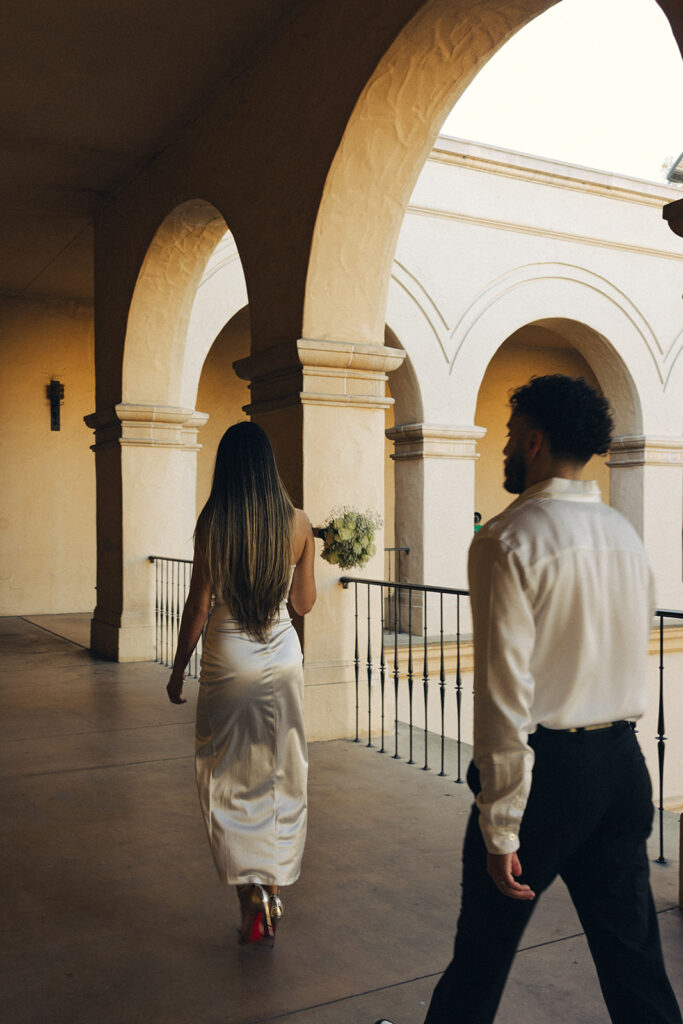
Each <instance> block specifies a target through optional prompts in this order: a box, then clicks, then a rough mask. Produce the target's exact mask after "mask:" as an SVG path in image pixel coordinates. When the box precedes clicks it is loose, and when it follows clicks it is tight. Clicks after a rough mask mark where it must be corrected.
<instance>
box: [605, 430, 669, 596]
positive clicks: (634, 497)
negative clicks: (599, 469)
mask: <svg viewBox="0 0 683 1024" xmlns="http://www.w3.org/2000/svg"><path fill="white" fill-rule="evenodd" d="M608 465H609V467H610V502H611V504H612V505H613V506H614V508H616V509H618V510H619V511H620V512H622V513H623V514H624V515H625V516H626V517H627V519H629V520H630V521H631V522H632V523H633V525H634V526H635V528H636V530H638V532H639V533H640V535H641V537H642V538H643V541H644V543H645V546H646V548H647V550H648V552H649V555H650V558H651V560H652V565H653V568H654V572H655V576H656V579H657V603H658V605H659V606H660V607H664V608H681V607H683V584H682V583H681V575H682V571H683V542H682V539H681V529H682V527H683V438H682V437H644V436H639V437H617V438H615V439H614V441H613V443H612V447H611V450H610V459H609V462H608Z"/></svg>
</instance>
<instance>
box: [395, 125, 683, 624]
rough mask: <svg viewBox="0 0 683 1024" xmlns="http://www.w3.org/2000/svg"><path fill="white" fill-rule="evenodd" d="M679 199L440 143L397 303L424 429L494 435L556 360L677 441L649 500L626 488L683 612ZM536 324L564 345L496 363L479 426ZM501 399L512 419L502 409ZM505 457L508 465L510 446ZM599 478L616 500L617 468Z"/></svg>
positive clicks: (422, 191) (401, 262)
mask: <svg viewBox="0 0 683 1024" xmlns="http://www.w3.org/2000/svg"><path fill="white" fill-rule="evenodd" d="M678 197H679V194H678V192H677V190H675V189H673V188H671V187H668V186H665V185H661V186H660V185H656V184H652V183H648V182H641V181H638V180H635V179H630V178H626V177H620V176H616V175H608V174H604V173H602V172H598V171H593V170H591V169H587V168H579V167H574V166H572V165H568V164H561V163H558V162H555V161H551V160H542V159H539V158H536V157H531V156H527V155H525V154H516V153H511V152H509V151H504V150H498V149H495V148H493V147H489V146H481V145H475V144H472V143H468V142H463V141H461V140H454V139H447V138H443V137H440V138H439V139H438V140H437V143H436V145H435V147H434V149H433V151H432V153H431V155H430V157H429V159H428V161H427V163H426V165H425V167H424V169H423V172H422V174H421V175H420V178H419V180H418V182H417V185H416V187H415V189H414V192H413V195H412V197H411V200H410V204H409V208H408V212H407V214H406V217H405V220H404V223H403V227H402V230H401V234H400V238H399V242H398V246H397V250H396V255H395V260H394V265H393V271H392V281H391V286H390V291H389V302H388V311H387V321H388V323H389V326H390V327H391V330H392V331H393V332H394V334H395V335H396V337H397V339H398V341H399V343H400V344H401V345H402V347H403V348H405V350H406V352H407V353H408V359H409V360H410V364H411V366H412V367H413V368H414V370H415V373H416V375H417V378H418V381H419V388H420V395H421V400H422V404H423V408H424V413H423V419H424V421H425V422H426V423H427V424H434V425H436V424H438V425H442V426H460V427H466V426H468V425H476V426H480V427H488V426H490V425H492V424H494V423H495V424H496V428H495V430H494V431H493V434H497V433H498V432H499V426H500V423H499V422H498V421H499V419H500V418H501V417H503V419H505V418H506V416H505V412H506V403H507V394H506V391H507V387H512V386H513V385H517V384H519V383H523V380H520V379H517V377H518V375H519V373H521V372H522V371H523V373H524V379H528V378H529V377H530V376H532V374H534V373H536V374H540V373H545V372H551V371H552V372H554V371H555V370H557V371H559V372H576V373H585V374H586V376H587V377H588V378H589V379H591V378H594V380H595V382H596V383H597V384H598V385H599V386H600V387H601V388H602V390H603V391H604V393H605V394H606V396H607V397H608V399H609V400H610V402H611V404H612V406H613V409H614V412H615V425H616V431H615V433H616V434H617V435H627V436H632V435H641V434H644V435H646V436H650V437H661V438H664V439H665V440H666V439H668V440H670V442H671V444H670V447H671V449H672V451H673V456H672V458H671V462H672V465H667V466H666V467H665V468H662V469H658V470H657V471H655V472H653V471H651V470H650V469H649V468H647V469H646V472H645V474H644V479H645V480H646V481H647V480H648V479H652V480H653V481H654V479H655V476H656V477H657V485H656V487H654V485H653V486H652V487H651V488H650V492H651V493H648V490H647V486H646V485H645V484H644V485H643V492H642V493H644V498H642V500H641V496H639V492H638V488H637V486H636V485H634V484H633V482H631V483H629V484H628V487H630V489H631V492H632V493H630V494H629V495H626V496H625V494H624V481H625V480H626V479H627V478H626V477H622V479H621V480H620V481H619V485H618V486H616V487H614V495H615V500H616V502H617V504H618V506H619V507H622V504H621V503H623V502H625V506H624V511H625V512H626V513H627V514H630V513H629V508H630V506H631V505H632V504H633V502H634V500H635V501H636V502H641V504H642V508H640V509H635V508H634V509H633V510H632V518H635V517H637V516H640V518H641V520H643V521H644V524H645V528H644V529H643V533H644V536H645V539H646V543H651V544H654V538H655V535H656V537H657V543H656V544H654V546H653V550H652V551H651V554H652V555H653V558H654V559H655V561H656V563H657V564H656V571H657V573H658V576H659V577H661V580H660V583H661V586H660V591H661V593H662V594H665V595H666V597H667V600H668V601H673V602H674V606H676V607H677V606H683V585H682V583H681V575H682V573H681V565H680V563H681V551H680V535H681V526H682V519H683V509H681V502H680V501H678V500H673V501H670V502H669V503H668V504H667V503H666V502H662V501H661V493H660V492H661V491H662V488H664V490H666V489H667V487H668V488H669V490H670V493H671V494H672V495H677V494H678V493H679V491H680V478H681V474H682V473H683V464H682V463H681V460H680V455H679V454H677V452H676V446H677V445H678V446H680V444H681V433H682V429H683V419H682V412H683V358H681V350H682V348H683V304H682V303H681V280H682V279H683V275H682V273H681V272H682V270H683V243H681V240H680V239H678V238H676V237H675V236H674V235H673V234H672V232H671V231H670V230H669V228H668V227H667V225H666V224H665V222H664V221H663V219H662V215H661V208H662V206H663V205H664V204H665V203H666V202H670V201H671V200H673V199H676V198H678ZM539 322H540V323H541V326H542V327H543V328H544V329H546V330H547V331H549V332H550V333H554V334H555V335H559V336H561V337H562V338H563V339H564V340H563V341H562V342H560V343H559V346H558V347H557V350H556V351H555V352H552V351H548V352H541V351H540V350H539V351H538V352H537V353H534V351H533V346H527V348H528V351H527V352H526V353H524V354H522V349H521V348H520V347H519V346H518V349H517V352H516V356H515V360H516V366H515V369H514V372H512V369H513V368H512V363H508V365H507V366H501V365H500V364H499V365H498V372H497V378H498V379H497V388H498V391H499V392H500V393H499V394H498V395H497V396H493V397H492V396H491V395H489V396H488V398H487V402H488V405H487V408H488V411H487V413H486V418H487V419H488V421H489V422H480V417H481V416H482V415H483V409H484V405H485V404H486V403H484V404H482V401H481V400H480V389H481V387H482V384H483V383H484V382H486V381H488V383H489V384H490V383H491V380H492V378H491V373H492V372H494V368H495V367H496V360H497V358H498V357H497V356H496V353H497V352H498V349H499V348H500V346H501V345H503V344H504V343H505V342H506V341H507V339H509V338H510V337H511V336H512V335H515V334H516V332H518V331H521V330H522V329H523V328H525V327H526V325H528V324H538V323H539ZM538 329H539V328H534V330H538ZM520 336H521V335H517V338H518V339H519V337H520ZM487 374H489V376H488V378H487ZM494 375H495V374H494ZM506 376H509V377H510V379H509V381H506V380H505V377H506ZM513 376H514V378H515V379H512V377H513ZM506 385H507V386H506ZM485 390H486V388H485ZM496 399H497V400H498V401H499V402H500V405H501V410H500V416H496V415H494V412H493V406H492V404H491V403H492V402H495V400H496ZM478 401H479V405H478V404H477V403H478ZM398 422H400V421H399V420H398V419H397V423H398ZM494 446H495V447H496V448H498V447H499V446H500V445H499V438H498V437H496V436H493V435H492V436H491V437H489V438H486V439H485V440H484V441H483V442H480V443H479V448H478V450H479V452H480V453H482V455H483V457H485V458H486V460H487V465H486V467H485V468H483V471H482V468H481V467H480V468H479V469H478V471H477V501H478V502H479V503H480V504H482V505H483V506H484V508H483V509H479V511H483V514H484V518H488V517H489V515H490V514H493V513H494V512H495V511H498V510H499V509H500V508H501V507H503V506H504V504H505V496H504V493H503V492H502V488H500V487H499V486H496V487H495V489H494V486H493V483H492V479H493V474H494V472H495V473H499V468H496V469H495V470H494V469H492V468H491V467H492V461H493V459H494V454H493V447H494ZM679 451H680V448H679ZM495 460H496V463H497V467H499V464H500V453H499V452H497V453H496V455H495ZM614 472H617V473H621V474H628V473H629V472H630V471H629V470H623V469H620V470H615V471H614ZM598 476H599V478H601V479H600V482H601V484H602V489H603V493H604V494H605V496H607V495H608V492H609V490H610V488H609V485H608V484H607V479H606V471H605V470H604V469H602V470H600V471H599V472H598ZM632 479H633V478H632ZM487 481H488V482H487ZM613 482H614V481H612V483H613ZM655 492H656V493H655ZM431 518H434V515H432V516H431ZM437 518H438V517H437ZM655 523H656V528H655V527H654V525H653V524H655ZM428 528H429V527H428V524H427V526H426V529H425V532H426V531H427V529H428ZM464 540H465V539H464ZM466 540H467V542H469V537H468V538H466ZM463 542H464V541H463ZM663 546H664V547H667V548H668V549H669V556H668V558H667V555H666V552H664V551H662V550H661V549H662V547H663ZM672 566H673V568H672ZM425 582H433V581H432V580H429V579H427V578H426V577H425ZM458 582H461V581H458ZM456 585H458V584H457V583H456Z"/></svg>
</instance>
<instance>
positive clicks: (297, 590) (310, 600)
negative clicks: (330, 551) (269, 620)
mask: <svg viewBox="0 0 683 1024" xmlns="http://www.w3.org/2000/svg"><path fill="white" fill-rule="evenodd" d="M292 551H293V560H294V562H295V563H296V566H295V569H294V576H293V577H292V586H291V589H290V591H289V601H290V604H291V605H292V608H293V609H294V611H295V612H296V613H297V614H298V615H306V614H307V613H308V612H310V610H311V608H312V607H313V605H314V604H315V599H316V597H317V592H316V589H315V572H314V568H313V566H314V560H315V546H314V543H313V530H312V528H311V523H310V521H309V518H308V516H307V515H306V513H305V512H302V511H301V509H299V508H298V509H296V510H295V513H294V537H293V543H292Z"/></svg>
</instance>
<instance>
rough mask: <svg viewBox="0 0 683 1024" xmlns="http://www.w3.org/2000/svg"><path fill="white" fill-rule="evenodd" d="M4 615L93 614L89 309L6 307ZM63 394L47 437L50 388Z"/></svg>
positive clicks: (1, 416) (2, 313)
mask: <svg viewBox="0 0 683 1024" xmlns="http://www.w3.org/2000/svg"><path fill="white" fill-rule="evenodd" d="M0 339H1V345H2V361H3V371H2V389H0V470H1V473H2V488H0V543H1V545H2V559H1V561H0V615H23V614H50V613H53V612H54V613H56V612H74V611H79V612H83V611H90V610H92V608H93V607H94V605H95V458H94V456H93V454H92V452H91V451H90V444H91V442H92V432H91V431H90V430H88V428H87V427H86V426H85V424H84V423H83V416H84V415H85V414H86V413H88V412H90V411H91V409H92V408H93V406H94V401H95V399H94V390H95V386H94V384H95V375H94V355H93V351H94V350H93V323H92V309H91V308H90V307H89V306H85V305H81V304H78V303H72V302H58V301H54V300H39V299H35V300H30V301H24V300H20V299H12V300H9V299H7V300H4V301H3V302H2V304H1V305H0ZM51 378H55V379H58V380H60V381H61V382H62V383H63V384H64V387H65V398H64V404H63V406H62V409H61V430H59V431H51V430H50V403H49V401H48V400H47V398H46V394H45V388H46V385H47V384H49V382H50V379H51Z"/></svg>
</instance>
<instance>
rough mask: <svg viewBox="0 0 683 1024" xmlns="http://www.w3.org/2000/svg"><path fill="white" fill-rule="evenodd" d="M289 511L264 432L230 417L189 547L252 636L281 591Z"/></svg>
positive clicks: (267, 621) (265, 623)
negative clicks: (193, 545)
mask: <svg viewBox="0 0 683 1024" xmlns="http://www.w3.org/2000/svg"><path fill="white" fill-rule="evenodd" d="M293 518H294V506H293V505H292V502H291V501H290V498H289V495H288V494H287V491H286V490H285V488H284V486H283V484H282V481H281V480H280V476H279V474H278V471H277V466H276V465H275V456H274V455H273V449H272V447H271V444H270V441H269V440H268V436H267V434H266V432H265V431H264V430H263V429H262V428H261V427H259V426H258V424H256V423H246V422H245V423H235V424H234V425H233V426H232V427H230V428H229V429H228V430H226V432H225V434H224V435H223V437H222V439H221V442H220V444H219V445H218V451H217V453H216V466H215V469H214V473H213V484H212V486H211V494H210V495H209V498H208V501H207V502H206V505H205V506H204V508H203V509H202V511H201V513H200V515H199V519H198V520H197V529H196V531H195V548H196V550H197V553H198V556H199V558H200V560H201V562H202V564H203V565H204V566H205V568H206V571H207V572H208V576H209V579H210V582H211V587H212V589H213V592H214V594H215V595H216V597H219V598H220V599H221V600H222V601H223V602H224V603H225V604H226V605H227V606H228V607H229V608H230V610H231V611H232V614H233V615H234V616H235V618H236V619H237V621H238V622H239V624H240V625H241V627H242V629H244V630H245V632H246V633H247V634H248V635H249V636H250V637H252V638H253V639H255V640H264V639H265V638H266V636H267V634H268V631H269V629H270V627H271V626H272V624H273V622H274V621H275V618H276V616H277V612H278V608H279V607H280V604H281V603H282V601H284V599H285V597H286V596H287V588H288V585H289V576H290V566H291V560H292V529H293Z"/></svg>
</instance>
